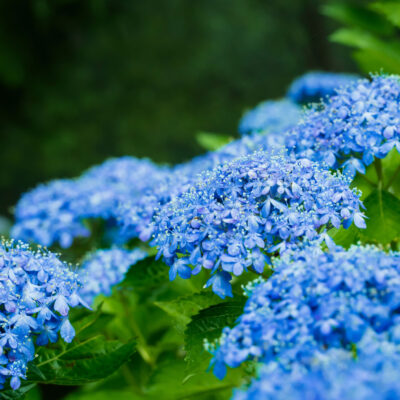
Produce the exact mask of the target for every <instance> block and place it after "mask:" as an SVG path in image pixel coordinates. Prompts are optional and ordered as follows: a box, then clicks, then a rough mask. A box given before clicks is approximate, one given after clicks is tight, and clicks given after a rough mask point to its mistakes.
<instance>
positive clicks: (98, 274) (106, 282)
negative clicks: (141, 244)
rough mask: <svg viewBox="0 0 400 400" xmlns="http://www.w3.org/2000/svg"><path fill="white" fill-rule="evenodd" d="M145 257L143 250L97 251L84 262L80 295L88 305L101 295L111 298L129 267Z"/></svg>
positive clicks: (80, 273)
mask: <svg viewBox="0 0 400 400" xmlns="http://www.w3.org/2000/svg"><path fill="white" fill-rule="evenodd" d="M145 257H147V253H146V252H145V251H144V250H141V249H135V250H124V249H118V248H112V249H108V250H97V251H96V252H95V253H93V254H92V255H90V256H89V257H88V258H87V259H86V261H84V262H83V264H82V267H81V269H80V271H79V275H80V278H81V280H82V282H84V285H83V286H82V288H81V289H80V291H79V295H80V296H81V297H82V298H83V299H84V300H85V302H86V303H88V304H93V301H94V299H95V297H96V296H98V295H100V294H102V295H104V296H109V295H110V294H111V290H112V288H113V286H115V285H117V284H118V283H120V282H122V280H123V279H124V277H125V274H126V272H127V271H128V269H129V267H131V266H132V265H135V264H136V263H137V262H138V261H140V260H142V259H143V258H145Z"/></svg>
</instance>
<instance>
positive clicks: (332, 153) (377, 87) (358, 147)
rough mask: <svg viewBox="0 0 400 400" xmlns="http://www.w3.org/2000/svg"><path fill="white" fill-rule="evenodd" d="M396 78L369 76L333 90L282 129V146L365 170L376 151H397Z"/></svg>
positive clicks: (399, 93) (399, 99)
mask: <svg viewBox="0 0 400 400" xmlns="http://www.w3.org/2000/svg"><path fill="white" fill-rule="evenodd" d="M399 126H400V79H399V77H398V76H395V75H393V76H384V75H382V76H373V77H372V79H371V81H370V80H368V79H364V80H359V81H356V82H354V83H352V84H350V85H348V86H346V87H343V88H341V89H339V90H338V91H337V94H336V95H334V96H332V97H330V98H329V100H327V102H326V103H321V104H320V105H317V106H315V107H314V108H312V109H311V110H310V111H309V112H308V113H307V114H306V115H305V116H304V118H303V120H302V121H301V122H300V123H299V124H298V125H297V126H296V127H295V128H294V129H293V130H292V131H291V132H290V134H288V135H286V138H287V144H286V145H287V147H288V148H289V149H293V150H294V152H295V153H297V154H300V155H301V156H302V157H307V158H309V159H312V160H315V161H323V162H325V163H326V164H328V165H329V166H330V167H331V168H335V169H336V168H340V167H344V170H345V172H346V173H347V174H349V175H351V176H354V175H355V173H356V172H357V171H358V172H360V173H361V174H364V173H365V167H366V166H368V165H370V164H371V163H372V162H373V161H374V159H375V157H377V158H384V157H385V156H386V155H387V154H388V153H389V151H390V150H391V149H392V148H394V147H396V148H397V150H398V151H399V152H400V128H399Z"/></svg>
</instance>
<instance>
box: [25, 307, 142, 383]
mask: <svg viewBox="0 0 400 400" xmlns="http://www.w3.org/2000/svg"><path fill="white" fill-rule="evenodd" d="M106 321H107V322H108V321H109V319H108V316H107V317H106V318H104V317H103V315H102V313H101V310H100V308H99V309H98V310H97V311H96V312H94V313H91V314H89V315H86V316H84V317H83V318H81V319H80V320H78V321H75V322H74V327H75V331H76V336H75V338H74V340H73V342H72V343H70V344H65V343H64V342H62V341H61V340H59V341H58V343H56V344H55V345H54V346H52V347H50V346H49V347H40V348H39V349H38V357H37V358H36V359H35V361H34V362H32V363H30V365H29V368H28V382H40V383H46V384H57V385H80V384H84V383H87V382H93V381H96V380H99V379H103V378H105V377H107V376H109V375H111V374H113V373H114V372H115V371H116V370H117V369H118V368H119V367H120V366H121V365H123V364H124V363H125V362H127V361H128V360H129V359H130V358H131V356H132V355H133V354H134V353H135V350H136V342H135V341H133V340H132V341H130V342H128V343H126V344H123V343H121V342H119V341H107V340H106V339H105V337H104V336H103V335H99V334H98V333H97V334H96V335H95V336H93V335H92V333H93V330H98V331H100V327H99V324H100V323H101V324H105V323H106ZM103 327H104V326H103Z"/></svg>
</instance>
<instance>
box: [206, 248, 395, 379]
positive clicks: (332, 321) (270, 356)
mask: <svg viewBox="0 0 400 400" xmlns="http://www.w3.org/2000/svg"><path fill="white" fill-rule="evenodd" d="M274 267H275V269H274V274H273V275H272V277H271V278H270V279H269V280H268V281H266V282H265V281H261V282H256V283H255V284H252V285H251V286H250V287H249V288H248V295H249V300H248V302H247V304H246V306H245V309H244V313H243V315H242V316H241V317H239V319H238V322H237V324H236V326H235V327H234V328H232V329H230V328H225V329H224V332H223V336H222V338H221V342H220V346H219V348H217V349H211V348H210V349H211V351H212V352H213V354H214V359H213V363H214V365H215V372H216V374H217V375H218V376H220V377H222V376H223V374H224V372H225V368H226V367H225V366H226V365H227V366H230V367H237V366H239V365H240V364H241V363H242V362H243V361H245V360H248V359H255V358H256V359H258V360H260V361H262V362H264V363H269V362H272V361H274V360H279V363H280V365H281V366H282V367H283V368H289V367H290V365H292V364H293V363H300V364H301V365H303V366H308V365H310V364H311V363H312V360H313V358H314V357H315V356H316V355H317V354H318V353H323V352H324V351H326V349H329V348H339V349H345V350H347V351H351V349H352V346H354V345H355V346H357V348H358V347H359V344H361V343H363V340H364V339H365V335H366V334H367V333H368V332H373V333H374V334H376V335H379V334H388V335H389V336H390V337H392V338H393V339H392V340H395V341H396V342H398V343H400V335H399V334H398V333H400V332H399V329H398V325H399V322H400V314H399V304H400V294H399V293H400V254H399V253H391V254H386V253H384V252H382V251H380V250H378V249H376V248H375V247H359V246H353V247H351V248H350V249H349V250H348V251H345V250H343V249H342V248H340V247H336V248H335V249H332V250H331V251H329V252H322V251H321V250H320V249H319V247H310V248H307V247H306V248H305V249H303V250H301V251H293V252H292V253H290V254H289V253H287V254H285V255H284V257H283V258H282V259H281V260H277V261H276V262H275V264H274ZM365 347H371V346H370V345H369V346H365ZM290 368H291V367H290Z"/></svg>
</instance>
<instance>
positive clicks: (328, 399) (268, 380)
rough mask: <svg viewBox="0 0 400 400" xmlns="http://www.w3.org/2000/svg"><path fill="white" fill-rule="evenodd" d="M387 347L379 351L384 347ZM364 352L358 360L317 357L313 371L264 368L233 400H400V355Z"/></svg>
mask: <svg viewBox="0 0 400 400" xmlns="http://www.w3.org/2000/svg"><path fill="white" fill-rule="evenodd" d="M384 346H385V343H383V345H381V346H380V347H384ZM373 350H374V351H372V352H371V351H368V349H365V351H362V352H361V354H359V355H358V357H357V359H354V358H353V357H352V356H351V354H350V353H349V352H344V351H340V350H329V351H327V352H326V354H324V355H323V356H321V355H320V356H319V357H315V358H314V360H313V363H312V365H311V367H310V369H305V368H303V367H302V366H301V365H300V364H295V365H294V366H293V367H292V368H291V369H285V368H283V367H282V366H281V365H280V364H279V362H271V363H269V364H266V365H263V366H262V367H261V369H260V372H259V377H258V379H256V380H253V382H252V383H251V385H250V386H249V387H248V388H246V389H245V390H244V389H242V390H236V391H235V392H234V395H233V399H234V400H259V399H263V400H288V399H290V400H304V399H307V400H308V399H324V400H338V399H340V400H370V399H375V400H395V399H398V398H400V381H399V376H398V371H399V368H400V354H399V353H398V351H395V349H393V347H391V346H390V345H389V346H387V349H385V351H382V350H381V349H378V350H377V349H375V348H374V349H373Z"/></svg>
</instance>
